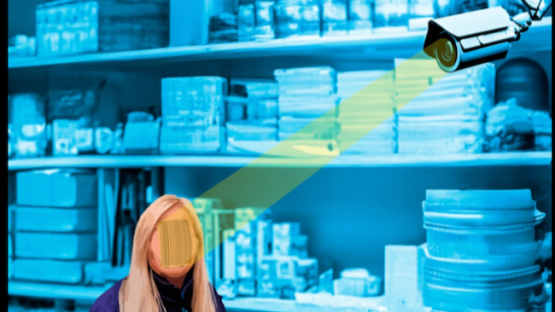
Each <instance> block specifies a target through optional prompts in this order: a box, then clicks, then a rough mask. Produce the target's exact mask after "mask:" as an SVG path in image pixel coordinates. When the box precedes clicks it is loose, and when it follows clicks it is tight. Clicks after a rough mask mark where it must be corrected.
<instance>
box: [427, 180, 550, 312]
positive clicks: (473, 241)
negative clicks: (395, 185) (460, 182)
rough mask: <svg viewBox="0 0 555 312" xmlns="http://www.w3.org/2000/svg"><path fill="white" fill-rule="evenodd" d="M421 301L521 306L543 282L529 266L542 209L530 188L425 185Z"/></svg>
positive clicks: (436, 305) (452, 306)
mask: <svg viewBox="0 0 555 312" xmlns="http://www.w3.org/2000/svg"><path fill="white" fill-rule="evenodd" d="M423 208H424V228H425V229H426V233H427V234H426V235H427V246H426V248H425V252H426V261H425V265H424V282H425V285H424V301H425V305H426V306H430V307H432V308H433V309H434V310H441V311H468V310H473V311H474V310H480V311H484V310H488V311H490V310H503V311H516V310H518V311H524V310H526V309H527V308H528V300H529V298H530V295H532V294H533V291H534V289H535V288H536V287H538V286H540V287H541V285H542V284H543V281H542V279H541V272H540V271H539V269H540V267H539V265H535V261H536V260H537V259H538V256H539V251H540V247H541V241H536V240H535V229H534V227H535V226H536V225H538V224H539V223H540V222H541V221H542V220H543V218H544V217H545V214H544V213H542V212H539V211H538V210H536V203H535V201H533V200H532V196H531V192H530V190H503V191H496V190H493V191H455V190H453V191H451V190H429V191H427V193H426V200H425V201H424V203H423Z"/></svg>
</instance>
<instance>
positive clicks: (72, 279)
mask: <svg viewBox="0 0 555 312" xmlns="http://www.w3.org/2000/svg"><path fill="white" fill-rule="evenodd" d="M13 277H14V278H16V279H21V280H29V281H36V282H55V283H66V284H79V283H80V282H82V281H83V277H84V271H83V263H82V262H77V261H56V260H36V259H15V260H14V262H13Z"/></svg>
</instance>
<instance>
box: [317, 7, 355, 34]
mask: <svg viewBox="0 0 555 312" xmlns="http://www.w3.org/2000/svg"><path fill="white" fill-rule="evenodd" d="M347 18H348V9H347V0H323V1H322V36H346V35H347V32H348V29H349V24H348V23H347Z"/></svg>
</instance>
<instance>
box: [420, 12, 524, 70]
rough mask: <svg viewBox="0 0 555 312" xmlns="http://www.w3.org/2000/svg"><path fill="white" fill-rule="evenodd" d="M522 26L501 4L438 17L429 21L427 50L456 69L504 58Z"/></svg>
mask: <svg viewBox="0 0 555 312" xmlns="http://www.w3.org/2000/svg"><path fill="white" fill-rule="evenodd" d="M521 28H522V27H520V26H519V25H518V24H515V23H514V22H513V21H512V20H511V17H510V16H509V14H508V13H507V11H505V10H504V9H503V8H501V7H493V8H489V9H483V10H478V11H473V12H468V13H463V14H458V15H453V16H448V17H443V18H438V19H434V20H430V21H429V22H428V33H427V35H426V40H425V42H424V52H425V53H426V54H427V55H428V56H430V57H432V58H435V59H436V60H437V63H438V65H439V67H440V68H441V69H443V70H444V71H446V72H454V71H457V70H460V69H464V68H468V67H471V66H474V65H478V64H482V63H486V62H491V61H494V60H498V59H502V58H504V57H505V56H506V55H507V53H508V52H509V49H510V48H511V44H510V43H509V42H511V41H515V40H518V39H519V38H520V31H521Z"/></svg>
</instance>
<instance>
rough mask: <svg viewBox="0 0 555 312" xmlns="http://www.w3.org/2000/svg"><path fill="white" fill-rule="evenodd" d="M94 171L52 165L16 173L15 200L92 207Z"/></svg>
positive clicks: (23, 203)
mask: <svg viewBox="0 0 555 312" xmlns="http://www.w3.org/2000/svg"><path fill="white" fill-rule="evenodd" d="M96 190H97V183H96V175H95V173H94V171H90V170H77V169H63V170H62V169H52V170H35V171H21V172H18V173H17V204H18V205H22V206H39V207H96V203H97V192H96Z"/></svg>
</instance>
